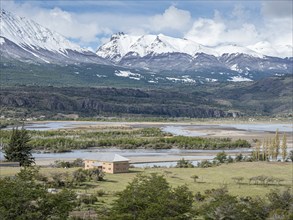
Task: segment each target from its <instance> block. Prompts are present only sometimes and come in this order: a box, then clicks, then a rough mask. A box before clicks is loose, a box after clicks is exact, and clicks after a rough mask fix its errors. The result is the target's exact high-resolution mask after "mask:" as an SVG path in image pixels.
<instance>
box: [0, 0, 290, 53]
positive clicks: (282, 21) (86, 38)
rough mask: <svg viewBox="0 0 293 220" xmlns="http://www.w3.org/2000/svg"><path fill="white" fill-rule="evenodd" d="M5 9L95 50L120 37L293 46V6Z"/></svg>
mask: <svg viewBox="0 0 293 220" xmlns="http://www.w3.org/2000/svg"><path fill="white" fill-rule="evenodd" d="M1 7H2V8H4V9H6V10H8V11H11V12H12V13H15V14H17V15H19V16H24V17H27V18H29V19H33V20H35V21H36V22H38V23H40V24H41V25H43V26H45V27H48V28H50V29H53V30H55V31H57V32H59V33H60V34H62V35H64V36H65V37H67V38H69V39H71V40H73V41H74V42H76V43H78V44H80V45H81V46H83V47H88V48H92V49H93V50H95V49H96V48H97V47H98V46H100V45H101V44H103V43H104V42H107V40H108V39H109V37H110V36H111V35H112V34H113V33H115V32H118V31H122V32H125V33H128V34H134V35H142V34H159V33H162V34H165V35H169V36H173V37H180V38H183V37H185V38H188V39H191V40H194V41H196V42H198V43H201V44H203V45H206V46H216V45H219V44H228V43H233V44H239V45H244V46H247V45H251V44H256V43H258V42H260V41H265V42H269V43H270V44H290V45H292V10H293V9H292V1H281V0H279V1H278V0H274V1H250V0H249V1H222V0H218V1H209V0H207V1H191V0H190V1H167V0H165V1H137V0H136V1H135V0H130V1H109V0H108V1H77V0H74V1H73V0H70V1H69V0H68V1H60V0H53V1H52V0H51V1H36V0H34V1H25V0H15V1H13V0H6V1H1Z"/></svg>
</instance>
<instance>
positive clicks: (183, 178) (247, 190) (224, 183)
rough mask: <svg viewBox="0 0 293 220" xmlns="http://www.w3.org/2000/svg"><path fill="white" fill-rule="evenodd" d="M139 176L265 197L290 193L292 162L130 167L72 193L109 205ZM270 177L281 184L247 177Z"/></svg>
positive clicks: (1, 171)
mask: <svg viewBox="0 0 293 220" xmlns="http://www.w3.org/2000/svg"><path fill="white" fill-rule="evenodd" d="M76 169H77V168H69V169H64V168H52V167H50V168H49V167H42V168H40V173H41V174H43V175H45V176H47V177H49V176H50V175H52V174H55V173H63V174H65V173H68V174H69V175H70V174H72V173H73V172H74V171H75V170H76ZM19 170H20V168H17V167H10V168H4V167H1V168H0V176H1V177H5V176H13V175H15V174H16V173H17V172H19ZM140 173H144V174H150V173H158V174H161V175H164V177H165V178H166V179H167V181H168V182H169V184H170V185H171V186H172V187H177V186H180V185H187V186H188V188H189V189H190V190H191V191H192V192H193V193H194V194H195V193H197V192H201V193H204V191H206V190H210V189H217V188H221V187H227V189H228V191H229V193H230V194H231V195H234V196H242V197H245V196H251V197H257V196H260V197H264V195H265V194H267V193H269V192H270V191H271V190H273V189H280V190H282V189H286V188H291V190H292V163H290V162H286V163H284V162H239V163H229V164H222V165H220V166H217V167H210V168H131V169H130V172H129V173H121V174H106V175H105V177H104V181H98V182H95V181H91V182H83V183H81V184H80V185H79V186H76V187H74V191H76V192H78V193H81V194H93V195H98V193H99V192H103V193H102V194H104V195H102V196H98V202H97V203H96V205H98V204H100V205H101V204H103V205H106V206H108V205H110V204H111V203H112V202H113V201H114V200H115V199H116V198H117V193H118V192H120V191H122V190H123V189H125V187H126V186H127V184H128V183H129V182H131V181H132V179H133V178H134V177H135V176H136V175H137V174H140ZM192 175H197V176H198V177H199V178H198V179H197V181H196V182H194V179H193V178H191V176H192ZM261 175H264V176H269V177H274V178H280V179H283V180H284V181H282V182H281V183H279V184H277V183H272V184H265V185H264V184H255V183H251V184H249V178H251V177H254V176H261ZM234 177H243V182H242V183H240V184H239V183H237V182H235V181H234V180H233V178H234Z"/></svg>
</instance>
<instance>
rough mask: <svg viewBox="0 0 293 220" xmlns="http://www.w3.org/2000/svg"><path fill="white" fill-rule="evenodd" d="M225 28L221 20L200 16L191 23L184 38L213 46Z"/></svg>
mask: <svg viewBox="0 0 293 220" xmlns="http://www.w3.org/2000/svg"><path fill="white" fill-rule="evenodd" d="M225 28H226V27H225V24H223V23H221V22H217V21H215V20H212V19H204V18H200V19H198V20H196V21H195V22H194V23H193V26H192V28H191V30H190V31H189V32H188V33H187V34H186V35H185V38H186V39H190V40H193V41H195V42H197V43H200V44H203V45H208V46H214V45H217V44H218V43H219V40H220V37H221V34H222V33H223V32H224V31H225Z"/></svg>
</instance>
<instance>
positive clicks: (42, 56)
mask: <svg viewBox="0 0 293 220" xmlns="http://www.w3.org/2000/svg"><path fill="white" fill-rule="evenodd" d="M0 25H1V26H0V30H1V32H0V46H1V56H2V57H5V58H17V59H21V60H23V61H28V62H45V63H51V62H52V63H56V62H57V63H62V62H65V63H67V62H69V63H70V62H83V61H87V62H90V61H92V62H94V61H100V62H102V61H103V59H100V58H98V57H97V56H96V55H95V54H94V53H92V52H91V51H89V50H85V49H82V48H81V47H80V46H78V45H77V44H74V43H72V42H70V41H69V40H67V39H66V38H65V37H63V36H62V35H60V34H58V33H56V32H54V31H52V30H50V29H48V28H45V27H43V26H41V25H39V24H38V23H36V22H34V21H32V20H29V19H26V18H24V17H19V16H15V15H13V14H12V13H10V12H7V11H5V10H4V9H1V14H0Z"/></svg>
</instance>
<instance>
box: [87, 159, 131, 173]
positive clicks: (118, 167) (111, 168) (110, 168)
mask: <svg viewBox="0 0 293 220" xmlns="http://www.w3.org/2000/svg"><path fill="white" fill-rule="evenodd" d="M97 162H98V161H97V160H85V161H84V168H85V169H86V170H88V169H93V168H96V166H94V164H95V163H97ZM100 163H101V165H102V170H103V172H105V173H127V172H128V171H129V162H128V161H123V162H106V161H103V162H100Z"/></svg>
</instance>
